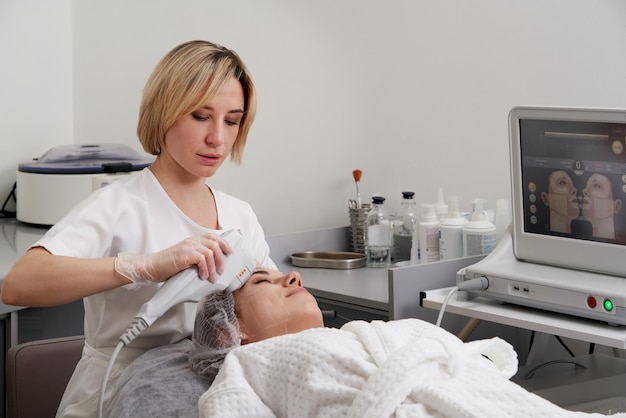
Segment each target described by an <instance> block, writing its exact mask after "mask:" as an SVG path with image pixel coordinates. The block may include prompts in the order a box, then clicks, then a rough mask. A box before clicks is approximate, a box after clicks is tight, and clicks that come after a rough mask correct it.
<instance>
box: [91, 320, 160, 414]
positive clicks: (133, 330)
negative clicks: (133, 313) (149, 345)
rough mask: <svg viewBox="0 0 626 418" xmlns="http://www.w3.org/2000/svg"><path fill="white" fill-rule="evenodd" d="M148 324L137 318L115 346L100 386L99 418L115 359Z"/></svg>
mask: <svg viewBox="0 0 626 418" xmlns="http://www.w3.org/2000/svg"><path fill="white" fill-rule="evenodd" d="M148 326H149V325H148V323H147V322H146V321H145V320H144V319H143V318H135V319H134V320H133V322H132V323H131V324H130V325H129V326H128V328H126V331H124V333H123V334H122V335H121V336H120V341H119V342H118V343H117V346H115V350H113V354H111V359H110V360H109V364H108V365H107V369H106V371H105V372H104V377H103V379H102V384H101V385H100V396H99V397H98V418H102V413H103V409H104V408H103V406H104V393H105V391H106V386H107V381H108V380H109V375H110V374H111V370H112V369H113V364H114V363H115V359H116V358H117V355H118V354H119V353H120V351H122V348H123V347H124V346H125V345H128V344H130V342H131V341H133V340H134V339H135V338H137V336H138V335H139V334H141V333H142V331H144V330H145V329H146V328H148Z"/></svg>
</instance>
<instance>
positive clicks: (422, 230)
mask: <svg viewBox="0 0 626 418" xmlns="http://www.w3.org/2000/svg"><path fill="white" fill-rule="evenodd" d="M418 235H419V243H418V245H419V251H420V264H424V263H432V262H433V261H439V218H438V217H437V213H436V212H435V205H433V204H424V205H422V217H421V219H420V221H419V226H418Z"/></svg>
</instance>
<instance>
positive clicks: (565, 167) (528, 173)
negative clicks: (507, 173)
mask: <svg viewBox="0 0 626 418" xmlns="http://www.w3.org/2000/svg"><path fill="white" fill-rule="evenodd" d="M519 123H520V145H521V163H522V182H523V201H524V231H525V232H527V233H536V234H547V235H552V236H560V237H568V238H575V239H580V240H591V241H599V242H608V243H614V244H620V245H626V210H625V209H624V208H622V206H623V205H624V204H625V203H626V124H619V123H599V122H563V121H549V120H520V122H519Z"/></svg>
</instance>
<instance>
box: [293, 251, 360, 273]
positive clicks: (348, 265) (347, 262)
mask: <svg viewBox="0 0 626 418" xmlns="http://www.w3.org/2000/svg"><path fill="white" fill-rule="evenodd" d="M290 257H291V263H292V264H293V265H294V266H298V267H315V268H324V269H344V270H345V269H356V268H360V267H365V254H362V253H352V252H344V251H330V252H320V251H305V252H301V253H293V254H291V256H290Z"/></svg>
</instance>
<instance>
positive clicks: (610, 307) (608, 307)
mask: <svg viewBox="0 0 626 418" xmlns="http://www.w3.org/2000/svg"><path fill="white" fill-rule="evenodd" d="M604 310H606V311H607V312H611V311H612V310H613V302H612V301H611V299H604Z"/></svg>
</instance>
